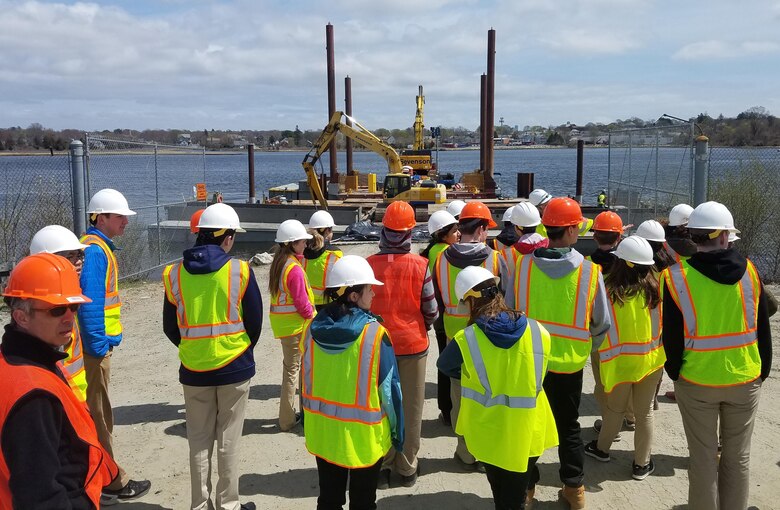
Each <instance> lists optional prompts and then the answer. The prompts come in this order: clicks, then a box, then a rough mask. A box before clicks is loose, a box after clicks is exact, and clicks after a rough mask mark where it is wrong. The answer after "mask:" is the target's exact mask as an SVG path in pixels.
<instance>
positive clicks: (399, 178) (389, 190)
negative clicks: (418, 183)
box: [384, 174, 412, 198]
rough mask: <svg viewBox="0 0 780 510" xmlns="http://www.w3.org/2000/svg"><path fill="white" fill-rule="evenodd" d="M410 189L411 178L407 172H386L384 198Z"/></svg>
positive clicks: (392, 196)
mask: <svg viewBox="0 0 780 510" xmlns="http://www.w3.org/2000/svg"><path fill="white" fill-rule="evenodd" d="M411 189H412V179H411V178H410V177H409V176H408V175H407V174H387V175H386V176H385V184H384V195H385V198H394V197H395V196H396V195H399V194H401V193H403V192H404V191H409V190H411Z"/></svg>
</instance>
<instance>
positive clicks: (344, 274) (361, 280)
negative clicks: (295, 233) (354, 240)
mask: <svg viewBox="0 0 780 510" xmlns="http://www.w3.org/2000/svg"><path fill="white" fill-rule="evenodd" d="M287 221H295V220H287ZM285 223H286V222H285ZM353 285H384V283H382V282H380V281H379V280H377V279H376V277H375V276H374V270H373V269H371V266H370V265H369V263H368V261H367V260H366V259H364V258H363V257H361V256H359V255H344V256H343V257H341V258H340V259H338V260H337V261H336V263H335V264H333V268H331V270H330V271H328V276H327V277H326V279H325V286H326V287H327V288H329V289H338V288H340V287H352V286H353Z"/></svg>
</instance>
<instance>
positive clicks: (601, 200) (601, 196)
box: [596, 189, 607, 209]
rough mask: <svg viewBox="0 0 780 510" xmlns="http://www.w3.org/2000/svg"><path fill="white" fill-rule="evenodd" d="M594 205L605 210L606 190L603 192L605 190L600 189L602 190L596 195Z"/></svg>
mask: <svg viewBox="0 0 780 510" xmlns="http://www.w3.org/2000/svg"><path fill="white" fill-rule="evenodd" d="M596 204H597V205H598V206H599V207H603V208H605V209H606V208H607V190H605V189H602V190H601V191H600V192H599V195H598V197H596Z"/></svg>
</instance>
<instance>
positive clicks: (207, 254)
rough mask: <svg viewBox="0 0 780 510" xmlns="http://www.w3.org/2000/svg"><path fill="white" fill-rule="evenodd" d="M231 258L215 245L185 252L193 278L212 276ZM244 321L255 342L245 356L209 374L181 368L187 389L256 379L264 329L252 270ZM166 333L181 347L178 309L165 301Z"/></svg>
mask: <svg viewBox="0 0 780 510" xmlns="http://www.w3.org/2000/svg"><path fill="white" fill-rule="evenodd" d="M230 258H231V257H230V255H228V254H227V253H225V250H223V249H222V248H221V247H219V246H217V245H214V244H206V245H202V246H195V247H194V248H190V249H188V250H185V251H184V261H183V263H184V269H185V270H186V271H187V272H188V273H190V274H210V273H214V272H216V271H219V269H220V268H222V266H224V265H225V264H227V263H228V261H229V260H230ZM241 307H242V309H243V321H244V328H245V329H246V334H247V335H248V336H249V340H250V341H251V342H252V343H251V345H250V346H249V348H248V349H246V350H245V351H244V352H243V354H241V355H240V356H239V357H237V358H236V359H234V360H233V361H231V362H230V363H228V364H227V365H225V366H224V367H222V368H218V369H216V370H209V371H207V372H193V371H191V370H188V369H187V368H185V367H184V365H181V366H180V367H179V382H180V383H181V384H185V385H187V386H221V385H224V384H235V383H239V382H243V381H246V380H247V379H249V378H251V377H252V376H254V375H255V358H254V354H253V350H254V348H255V345H256V344H257V340H258V339H259V338H260V332H261V330H262V326H263V299H262V297H260V289H259V288H258V287H257V281H256V280H255V274H254V272H253V271H252V270H251V269H250V271H249V283H248V285H247V287H246V292H245V293H244V297H243V298H242V299H241ZM163 331H164V332H165V336H167V337H168V339H169V340H170V341H171V342H173V344H174V345H175V346H177V347H178V346H179V344H180V343H181V333H180V332H179V324H178V322H177V320H176V305H175V304H173V303H171V302H170V301H168V299H167V298H166V297H163Z"/></svg>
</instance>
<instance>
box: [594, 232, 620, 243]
mask: <svg viewBox="0 0 780 510" xmlns="http://www.w3.org/2000/svg"><path fill="white" fill-rule="evenodd" d="M593 239H595V240H596V242H597V243H599V244H609V245H613V244H615V243H616V242H617V241H618V239H620V232H608V231H606V230H594V231H593Z"/></svg>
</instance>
